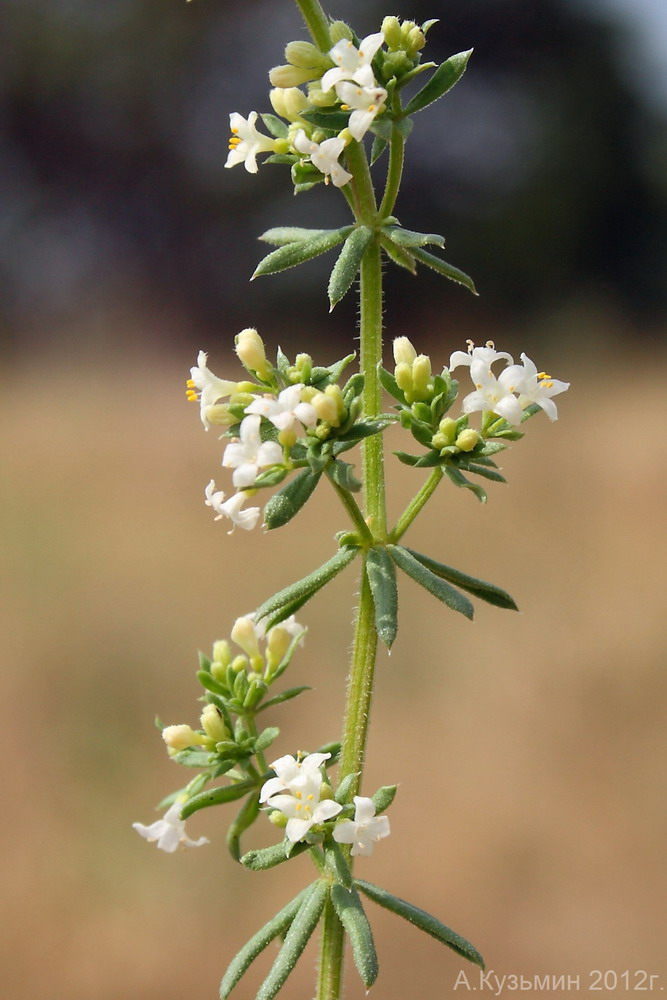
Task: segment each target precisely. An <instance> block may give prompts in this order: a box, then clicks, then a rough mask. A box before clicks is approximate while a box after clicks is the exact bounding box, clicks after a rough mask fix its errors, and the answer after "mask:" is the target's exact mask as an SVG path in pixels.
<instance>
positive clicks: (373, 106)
mask: <svg viewBox="0 0 667 1000" xmlns="http://www.w3.org/2000/svg"><path fill="white" fill-rule="evenodd" d="M368 110H369V111H372V112H373V113H374V112H375V105H374V104H371V106H370V108H369V109H368Z"/></svg>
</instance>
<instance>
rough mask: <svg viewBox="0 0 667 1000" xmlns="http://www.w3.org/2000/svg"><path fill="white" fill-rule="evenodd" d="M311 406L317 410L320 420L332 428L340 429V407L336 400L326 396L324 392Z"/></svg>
mask: <svg viewBox="0 0 667 1000" xmlns="http://www.w3.org/2000/svg"><path fill="white" fill-rule="evenodd" d="M327 388H330V386H327ZM310 404H311V406H312V407H313V409H314V410H315V413H316V414H317V419H318V420H324V421H325V422H326V423H327V424H329V425H330V426H332V427H338V424H339V419H338V406H337V405H336V400H335V399H332V398H331V396H330V395H326V393H324V392H318V394H317V395H316V396H313V398H312V399H311V400H310Z"/></svg>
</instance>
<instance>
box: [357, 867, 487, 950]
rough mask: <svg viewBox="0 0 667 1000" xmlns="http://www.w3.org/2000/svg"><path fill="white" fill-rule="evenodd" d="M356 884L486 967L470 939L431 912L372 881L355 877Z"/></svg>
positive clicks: (383, 903)
mask: <svg viewBox="0 0 667 1000" xmlns="http://www.w3.org/2000/svg"><path fill="white" fill-rule="evenodd" d="M354 884H355V885H356V887H357V888H358V889H361V891H362V892H363V893H364V895H366V896H368V898H369V899H372V900H373V902H374V903H378V905H379V906H383V907H384V908H385V910H391V912H392V913H396V914H397V915H398V916H399V917H403V919H404V920H407V921H408V922H409V923H411V924H412V925H413V926H414V927H418V928H419V930H420V931H424V932H425V933H426V934H430V935H431V937H434V938H435V939H436V941H440V942H441V943H442V944H446V945H447V947H448V948H451V949H452V950H453V951H455V952H456V953H457V955H460V956H461V957H462V958H467V959H468V961H469V962H474V964H475V965H479V967H480V968H481V969H484V968H485V966H484V959H483V958H482V956H481V955H480V953H479V952H478V951H477V949H476V948H475V947H473V945H471V944H470V942H469V941H466V939H465V938H462V937H461V935H460V934H457V933H456V932H455V931H453V930H450V928H449V927H445V925H444V924H443V923H441V922H440V921H439V920H438V919H436V917H432V916H431V914H430V913H426V911H425V910H420V909H419V907H417V906H413V905H412V903H406V901H405V900H404V899H399V897H398V896H393V895H392V894H391V893H390V892H387V890H386V889H381V888H380V887H379V886H377V885H373V883H372V882H364V881H362V879H355V880H354Z"/></svg>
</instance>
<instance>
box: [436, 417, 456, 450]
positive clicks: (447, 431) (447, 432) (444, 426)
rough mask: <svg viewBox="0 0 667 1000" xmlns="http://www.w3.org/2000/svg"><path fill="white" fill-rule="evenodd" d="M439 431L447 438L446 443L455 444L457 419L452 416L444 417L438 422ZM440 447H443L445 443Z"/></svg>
mask: <svg viewBox="0 0 667 1000" xmlns="http://www.w3.org/2000/svg"><path fill="white" fill-rule="evenodd" d="M438 432H439V433H440V434H442V435H443V437H445V438H446V441H445V444H454V441H455V440H456V420H452V418H451V417H443V418H442V420H441V421H440V423H439V424H438ZM440 447H441V448H443V447H444V445H441V446H440Z"/></svg>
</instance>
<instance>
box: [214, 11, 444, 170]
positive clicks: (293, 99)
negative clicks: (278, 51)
mask: <svg viewBox="0 0 667 1000" xmlns="http://www.w3.org/2000/svg"><path fill="white" fill-rule="evenodd" d="M428 27H429V25H425V26H424V27H423V28H420V27H419V26H418V25H416V24H415V23H414V22H413V21H404V22H403V23H401V22H400V21H399V20H398V18H396V17H387V18H385V19H384V22H383V24H382V31H379V32H375V33H374V34H371V35H367V36H366V37H365V38H362V39H361V40H359V39H358V38H356V36H355V35H354V34H353V32H352V30H351V29H350V28H349V27H348V26H347V25H346V24H344V23H343V22H342V21H337V22H334V23H333V24H332V26H331V30H330V35H331V40H332V43H333V45H332V48H331V49H330V50H329V52H327V53H323V52H321V51H320V50H319V49H318V48H317V47H316V46H315V45H313V44H312V43H311V42H305V41H295V42H290V43H289V44H288V45H287V47H286V49H285V58H286V60H287V62H286V64H285V65H282V66H276V67H274V68H273V69H272V70H271V72H270V73H269V79H270V82H271V84H272V86H273V90H272V91H271V93H270V95H269V96H270V101H271V105H272V107H273V110H274V111H275V113H276V115H278V116H279V118H276V117H275V116H273V115H262V120H263V122H264V125H265V126H266V128H267V129H268V130H269V131H270V132H271V133H272V135H271V136H268V135H265V134H263V133H262V132H260V131H259V130H258V128H257V125H256V122H257V117H258V115H257V112H256V111H251V112H250V114H249V115H248V117H247V118H244V117H243V116H242V115H240V114H238V113H236V112H234V113H233V114H231V115H230V128H231V133H232V135H231V139H230V142H229V155H228V157H227V162H226V163H225V166H226V167H233V166H236V165H237V164H239V163H243V164H244V165H245V168H246V170H248V171H249V172H250V173H256V172H257V155H258V154H259V153H269V154H271V155H270V156H269V158H268V159H269V161H270V162H274V163H275V162H277V163H289V164H291V166H292V175H293V180H294V182H295V185H296V187H297V190H302V189H304V188H305V187H308V186H311V185H312V183H317V181H318V180H324V181H325V182H326V183H329V181H331V183H332V184H333V185H334V186H335V187H344V186H345V185H346V184H347V183H348V182H349V181H350V180H351V179H352V175H351V174H350V173H349V172H348V171H347V170H346V169H345V168H344V167H343V166H342V164H341V163H340V157H341V154H342V153H343V150H344V149H345V147H346V146H347V145H348V143H349V142H351V141H352V140H356V141H357V142H359V141H361V140H362V139H363V137H364V136H365V135H366V133H367V132H368V130H369V129H371V128H372V127H373V125H374V122H375V120H376V118H377V117H378V116H380V115H382V114H384V113H385V111H386V110H387V105H388V101H389V99H390V91H391V90H393V89H394V88H395V87H396V86H398V85H401V84H402V83H403V82H407V78H408V77H409V76H410V75H414V74H415V72H417V71H418V69H417V67H418V63H419V59H420V55H419V53H420V50H421V49H422V48H423V46H424V44H425V40H426V39H425V34H426V31H427V30H428ZM384 46H386V48H384ZM304 85H306V87H307V90H306V91H304V90H302V89H301V87H302V86H304ZM281 119H283V120H282V121H281ZM314 175H315V176H314Z"/></svg>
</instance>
